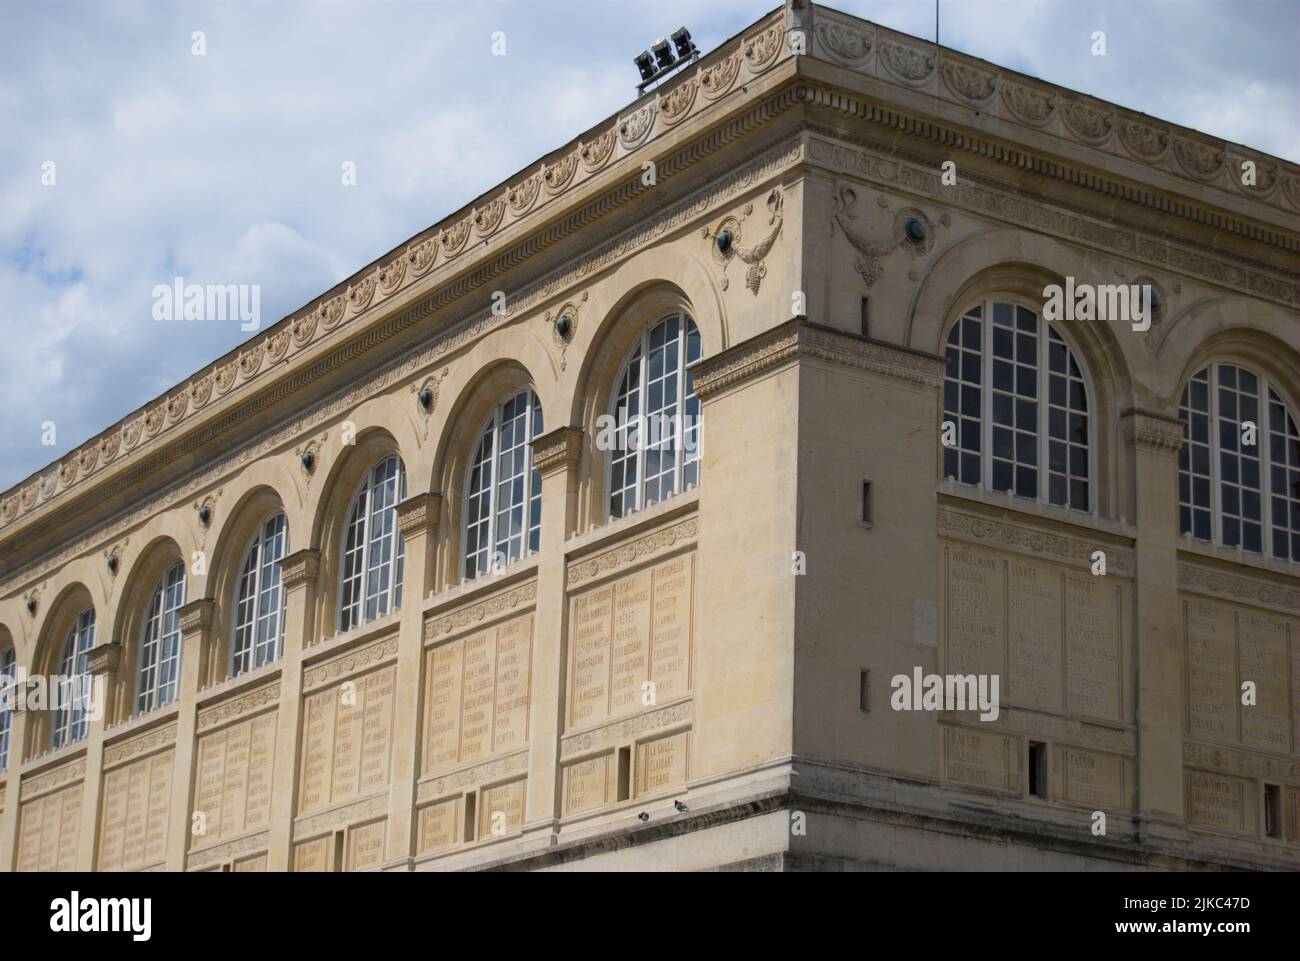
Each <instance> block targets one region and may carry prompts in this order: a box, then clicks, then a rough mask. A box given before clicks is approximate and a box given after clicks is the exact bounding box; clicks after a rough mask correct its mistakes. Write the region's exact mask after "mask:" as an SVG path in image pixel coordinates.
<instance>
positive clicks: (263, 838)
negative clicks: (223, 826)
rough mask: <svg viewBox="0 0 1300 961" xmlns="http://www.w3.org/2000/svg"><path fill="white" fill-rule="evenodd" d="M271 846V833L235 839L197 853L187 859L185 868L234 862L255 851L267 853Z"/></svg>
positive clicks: (266, 832)
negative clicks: (241, 856)
mask: <svg viewBox="0 0 1300 961" xmlns="http://www.w3.org/2000/svg"><path fill="white" fill-rule="evenodd" d="M270 844H271V832H270V831H262V832H260V833H258V834H250V835H248V836H247V837H242V838H235V840H233V841H227V842H226V843H225V844H214V845H213V846H212V847H210V848H204V849H203V850H202V851H195V852H194V853H193V854H191V855H189V856H188V857H186V858H185V866H186V867H188V868H190V869H191V870H198V869H199V868H207V867H211V866H212V865H214V864H221V863H223V862H225V861H233V860H234V859H235V858H237V857H239V856H240V855H242V854H251V853H253V852H254V851H265V850H266V849H267V848H268V847H270Z"/></svg>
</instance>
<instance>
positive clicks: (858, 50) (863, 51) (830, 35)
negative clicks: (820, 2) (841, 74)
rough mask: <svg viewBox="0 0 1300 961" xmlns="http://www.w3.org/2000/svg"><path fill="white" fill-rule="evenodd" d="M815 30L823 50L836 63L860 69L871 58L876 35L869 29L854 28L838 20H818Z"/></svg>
mask: <svg viewBox="0 0 1300 961" xmlns="http://www.w3.org/2000/svg"><path fill="white" fill-rule="evenodd" d="M813 32H814V33H815V34H816V36H817V42H818V43H819V44H820V45H821V48H822V50H824V51H826V55H827V56H828V57H829V58H830V59H831V60H833V61H834V62H835V63H838V64H842V65H843V66H845V67H852V68H854V69H859V68H861V67H865V66H866V64H867V61H868V60H869V59H870V58H871V47H872V44H873V43H874V40H875V37H874V36H873V34H872V33H871V32H869V31H864V30H857V29H854V28H853V27H850V26H849V25H848V24H846V23H840V22H839V21H837V20H818V21H817V22H816V25H815V26H814V27H813Z"/></svg>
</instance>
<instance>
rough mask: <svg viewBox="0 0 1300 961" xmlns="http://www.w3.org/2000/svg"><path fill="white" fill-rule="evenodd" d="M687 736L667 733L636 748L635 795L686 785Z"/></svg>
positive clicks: (688, 737)
mask: <svg viewBox="0 0 1300 961" xmlns="http://www.w3.org/2000/svg"><path fill="white" fill-rule="evenodd" d="M689 754H690V734H689V733H688V732H686V731H682V732H681V733H680V734H670V735H669V736H667V737H659V738H655V739H654V740H653V741H644V742H642V743H641V744H638V745H637V746H636V794H637V797H640V796H641V795H643V794H654V793H655V792H657V791H666V790H669V789H670V788H676V787H681V786H682V785H684V784H685V783H686V777H687V764H688V762H689Z"/></svg>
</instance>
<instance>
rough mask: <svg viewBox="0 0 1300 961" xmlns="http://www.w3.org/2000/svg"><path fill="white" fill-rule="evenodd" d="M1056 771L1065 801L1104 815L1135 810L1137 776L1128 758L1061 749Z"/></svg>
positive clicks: (1095, 752)
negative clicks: (1099, 810) (1109, 812)
mask: <svg viewBox="0 0 1300 961" xmlns="http://www.w3.org/2000/svg"><path fill="white" fill-rule="evenodd" d="M1056 771H1057V774H1058V776H1059V778H1060V781H1059V785H1060V787H1059V790H1060V798H1061V800H1063V801H1066V802H1069V803H1071V804H1078V805H1082V806H1084V807H1088V808H1093V809H1101V810H1105V811H1122V810H1125V811H1126V810H1132V808H1133V802H1134V799H1133V796H1132V795H1133V787H1134V772H1133V762H1132V761H1131V760H1129V759H1128V758H1125V757H1122V756H1121V755H1118V754H1104V753H1102V752H1100V751H1086V750H1084V749H1082V748H1077V747H1067V746H1065V745H1058V746H1057V748H1056Z"/></svg>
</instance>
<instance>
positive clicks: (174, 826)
mask: <svg viewBox="0 0 1300 961" xmlns="http://www.w3.org/2000/svg"><path fill="white" fill-rule="evenodd" d="M214 607H215V604H214V603H213V601H212V600H211V599H210V598H202V599H200V600H197V601H190V602H189V603H188V604H186V605H185V606H184V607H182V608H181V609H180V611H179V612H178V614H179V620H180V629H181V675H180V682H179V684H180V686H179V689H178V695H179V696H178V700H179V702H180V704H179V710H178V711H177V714H176V756H175V759H174V760H173V761H172V804H171V811H170V813H169V816H168V819H167V870H168V871H183V870H185V852H186V850H187V849H188V847H189V840H190V789H191V785H192V784H193V783H194V759H195V757H196V756H197V744H196V743H195V740H194V737H195V730H196V724H197V719H198V700H199V666H200V664H201V662H202V660H203V652H204V649H205V648H206V647H207V646H208V645H209V644H210V643H211V641H212V613H213V609H214ZM96 772H98V768H96Z"/></svg>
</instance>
